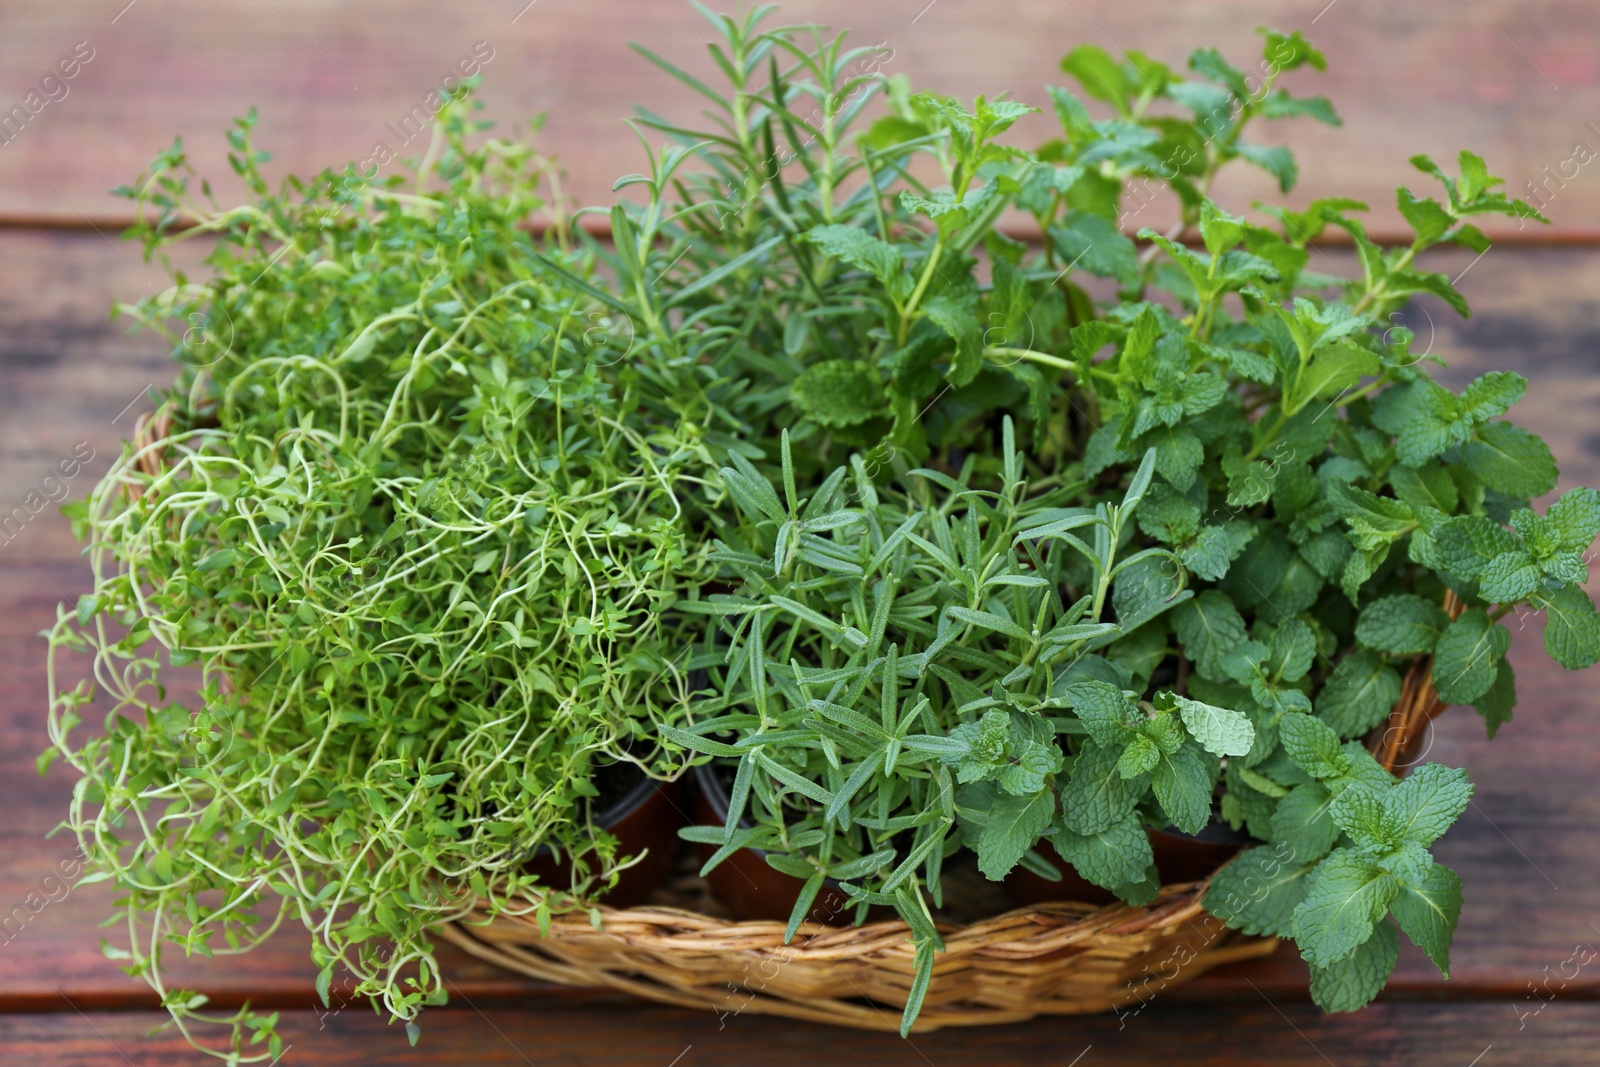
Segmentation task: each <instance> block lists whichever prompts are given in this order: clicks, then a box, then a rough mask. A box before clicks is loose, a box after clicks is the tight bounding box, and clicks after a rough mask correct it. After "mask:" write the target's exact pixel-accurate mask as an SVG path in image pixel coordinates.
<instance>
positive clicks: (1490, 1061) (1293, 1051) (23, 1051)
mask: <svg viewBox="0 0 1600 1067" xmlns="http://www.w3.org/2000/svg"><path fill="white" fill-rule="evenodd" d="M1519 1011H1521V1012H1527V1011H1528V1009H1526V1008H1519V1007H1518V1006H1517V1005H1516V1004H1514V1003H1510V1002H1491V1003H1469V1004H1406V1003H1382V1002H1380V1003H1378V1004H1375V1005H1373V1006H1372V1007H1370V1008H1368V1009H1367V1010H1366V1011H1364V1012H1362V1013H1360V1014H1359V1015H1354V1016H1350V1015H1343V1016H1324V1015H1322V1014H1320V1013H1318V1012H1317V1011H1316V1010H1315V1009H1314V1008H1311V1007H1310V1006H1309V1005H1297V1004H1279V1003H1275V1002H1273V1001H1269V1000H1267V999H1266V998H1264V997H1253V999H1252V1001H1250V1002H1246V1003H1244V1004H1242V1005H1240V1006H1239V1007H1238V1008H1236V1009H1233V1010H1230V1011H1229V1012H1227V1013H1226V1014H1221V1015H1219V1014H1218V1013H1217V1012H1216V1011H1215V1010H1214V1009H1211V1008H1206V1007H1199V1006H1193V1005H1189V1006H1172V1005H1168V1006H1156V1005H1152V1006H1151V1007H1150V1008H1148V1009H1146V1012H1145V1014H1144V1015H1142V1016H1129V1017H1125V1018H1122V1019H1118V1018H1117V1017H1115V1016H1111V1015H1101V1016H1087V1017H1085V1016H1078V1017H1069V1018H1053V1019H1042V1020H1035V1021H1033V1022H1030V1023H1021V1024H1017V1025H1012V1026H998V1027H984V1028H981V1029H972V1030H941V1031H937V1032H934V1033H928V1034H913V1035H912V1036H911V1038H910V1039H909V1040H901V1039H900V1038H898V1037H896V1036H893V1035H891V1034H880V1033H863V1032H860V1031H845V1030H839V1029H835V1028H833V1027H827V1026H816V1025H809V1024H805V1023H794V1022H788V1021H786V1020H779V1019H770V1018H757V1017H753V1016H741V1017H738V1018H732V1019H727V1020H719V1019H718V1017H717V1016H716V1015H714V1014H712V1013H710V1012H686V1011H679V1010H676V1009H668V1008H657V1007H636V1006H634V1005H628V1004H612V1005H603V1006H595V1007H590V1008H577V1009H574V1008H573V1007H571V1006H569V1005H565V1004H538V1005H529V1006H527V1007H525V1008H521V1009H515V1008H496V1007H493V1006H490V1005H484V1004H480V1005H477V1006H476V1008H474V1007H468V1006H466V1005H462V1006H460V1007H458V1008H449V1009H445V1010H443V1011H435V1012H430V1013H428V1014H426V1015H425V1016H424V1017H423V1021H422V1038H421V1040H420V1041H419V1043H418V1044H417V1046H416V1047H415V1048H412V1047H409V1046H408V1045H407V1043H406V1039H405V1035H404V1034H403V1033H402V1032H401V1031H400V1030H399V1028H398V1027H387V1026H385V1025H384V1024H383V1023H382V1022H381V1021H380V1020H378V1019H376V1018H374V1017H373V1015H372V1013H371V1012H370V1011H367V1010H365V1009H364V1008H360V1007H359V1006H357V1010H348V1011H341V1012H339V1013H338V1014H336V1015H319V1014H317V1013H312V1012H286V1013H284V1016H283V1018H282V1020H281V1022H280V1030H281V1032H282V1034H283V1036H284V1042H285V1045H286V1046H287V1047H286V1049H285V1051H284V1055H283V1058H282V1060H281V1061H280V1062H282V1063H284V1064H287V1065H294V1064H324V1065H330V1067H331V1065H341V1064H348V1065H352V1067H354V1065H357V1064H373V1063H382V1064H387V1065H393V1067H409V1065H413V1064H415V1065H422V1064H429V1065H432V1064H439V1063H465V1064H472V1065H473V1067H529V1065H531V1064H538V1065H539V1067H573V1065H585V1064H597V1065H598V1064H604V1065H606V1067H747V1065H749V1064H752V1063H818V1062H842V1063H872V1064H878V1065H882V1067H902V1065H905V1067H927V1065H928V1064H935V1065H937V1067H991V1065H995V1064H1052V1065H1058V1067H1069V1065H1076V1064H1082V1065H1083V1067H1096V1065H1103V1064H1110V1063H1115V1064H1119V1065H1123V1067H1169V1065H1170V1064H1173V1063H1182V1064H1197V1065H1201V1067H1204V1065H1222V1064H1227V1065H1229V1067H1301V1065H1305V1067H1327V1065H1328V1064H1336V1065H1338V1067H1345V1065H1346V1064H1362V1065H1363V1067H1468V1065H1482V1067H1497V1065H1503V1064H1538V1065H1539V1067H1580V1065H1582V1067H1587V1065H1591V1064H1593V1063H1594V1062H1595V1061H1594V1035H1595V1033H1596V1032H1597V1029H1600V1004H1593V1003H1578V1002H1572V1001H1564V1000H1559V999H1558V1000H1556V1001H1555V1002H1553V1003H1549V1004H1546V1005H1545V1006H1544V1008H1543V1010H1542V1011H1541V1012H1540V1013H1539V1014H1538V1015H1531V1014H1525V1015H1521V1016H1519V1014H1518V1012H1519ZM152 1023H153V1019H152V1017H151V1016H150V1015H147V1014H143V1013H139V1014H105V1013H95V1012H89V1013H86V1014H80V1013H78V1012H75V1011H73V1010H71V1009H70V1008H66V1007H65V1006H64V1005H63V1010H61V1011H60V1012H57V1013H55V1014H50V1015H44V1014H36V1015H12V1016H0V1049H4V1050H5V1051H6V1052H7V1053H9V1054H10V1058H9V1059H10V1061H12V1062H18V1063H25V1062H37V1063H49V1064H52V1065H57V1067H145V1065H150V1067H173V1065H187V1064H199V1063H202V1062H211V1061H207V1060H204V1059H203V1058H202V1057H201V1056H199V1055H197V1054H196V1053H194V1052H193V1051H192V1050H190V1049H188V1048H186V1047H185V1046H184V1044H183V1042H182V1039H181V1038H180V1037H178V1036H177V1035H176V1034H174V1033H172V1032H171V1031H170V1030H168V1031H164V1032H162V1033H160V1034H156V1035H148V1036H147V1034H146V1031H147V1030H149V1029H150V1027H151V1025H152ZM1519 1026H1521V1029H1519Z"/></svg>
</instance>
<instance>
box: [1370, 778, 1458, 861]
mask: <svg viewBox="0 0 1600 1067" xmlns="http://www.w3.org/2000/svg"><path fill="white" fill-rule="evenodd" d="M1471 799H1472V783H1471V782H1469V781H1467V772H1466V771H1463V770H1460V769H1458V768H1455V767H1442V766H1440V765H1439V764H1437V763H1429V764H1425V765H1423V766H1421V767H1418V768H1417V769H1416V770H1414V771H1412V772H1411V773H1410V774H1409V775H1407V776H1406V777H1405V778H1403V779H1401V781H1400V783H1399V784H1398V785H1396V786H1395V787H1394V788H1392V789H1390V790H1389V791H1388V792H1387V793H1386V795H1385V796H1384V807H1385V810H1386V811H1387V813H1388V815H1389V816H1390V817H1391V818H1392V819H1393V821H1394V823H1395V826H1396V827H1397V828H1398V830H1399V832H1400V834H1401V836H1402V837H1403V838H1404V840H1406V841H1412V842H1415V843H1416V844H1419V845H1431V844H1433V843H1434V841H1436V840H1438V839H1439V838H1440V837H1441V836H1442V835H1443V834H1444V832H1445V831H1446V830H1448V829H1449V828H1450V826H1451V824H1452V823H1454V822H1455V821H1456V819H1458V818H1460V816H1461V813H1462V812H1463V811H1465V810H1467V803H1468V802H1469V801H1470V800H1471Z"/></svg>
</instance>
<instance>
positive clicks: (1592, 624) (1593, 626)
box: [1533, 585, 1600, 671]
mask: <svg viewBox="0 0 1600 1067" xmlns="http://www.w3.org/2000/svg"><path fill="white" fill-rule="evenodd" d="M1533 602H1534V604H1536V605H1537V606H1539V607H1541V608H1543V609H1545V611H1546V613H1547V614H1546V618H1545V623H1544V647H1545V651H1547V652H1549V653H1550V658H1551V659H1553V660H1555V661H1556V662H1557V663H1559V664H1561V665H1562V666H1563V667H1565V668H1567V669H1568V670H1574V671H1576V670H1582V669H1583V668H1584V667H1589V666H1592V665H1593V664H1594V663H1595V662H1596V661H1597V660H1600V615H1596V614H1595V610H1594V601H1592V600H1590V599H1589V594H1588V593H1585V592H1584V591H1583V590H1582V589H1579V588H1577V587H1575V586H1570V585H1569V586H1565V587H1564V588H1561V589H1557V590H1556V591H1555V592H1553V593H1547V594H1540V595H1539V596H1537V597H1535V598H1534V601H1533Z"/></svg>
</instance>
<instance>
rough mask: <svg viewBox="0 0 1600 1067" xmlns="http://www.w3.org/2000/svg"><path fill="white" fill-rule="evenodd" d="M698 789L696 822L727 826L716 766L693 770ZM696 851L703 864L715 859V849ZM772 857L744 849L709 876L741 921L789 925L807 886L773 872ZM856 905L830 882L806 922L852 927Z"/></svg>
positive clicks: (714, 890)
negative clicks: (769, 863) (802, 890)
mask: <svg viewBox="0 0 1600 1067" xmlns="http://www.w3.org/2000/svg"><path fill="white" fill-rule="evenodd" d="M694 782H695V786H696V787H697V788H696V790H695V800H694V820H695V822H696V823H697V824H699V825H702V826H721V825H723V824H724V823H726V822H727V821H728V787H727V786H726V785H725V784H724V783H723V781H722V779H721V777H720V776H718V774H717V769H716V766H715V765H714V764H711V763H702V764H700V765H699V766H697V767H695V768H694ZM694 847H695V852H696V853H697V854H698V855H699V857H700V860H701V862H702V863H703V862H705V861H706V860H708V859H710V858H711V854H712V852H714V851H715V850H714V849H713V848H712V846H710V845H702V844H696V845H695V846H694ZM767 855H768V853H767V852H766V851H765V850H763V849H758V848H744V849H740V850H739V851H738V852H735V853H734V854H733V855H731V856H729V857H728V858H727V859H725V860H723V861H722V862H721V863H719V864H717V866H716V867H715V868H713V869H712V870H711V872H710V873H708V874H707V875H706V883H707V885H708V886H709V887H710V889H711V895H712V896H713V897H715V898H716V899H717V902H718V903H720V904H721V905H722V906H723V907H725V908H727V909H728V910H729V911H731V912H732V913H733V916H734V918H736V919H739V920H741V921H751V920H757V919H769V920H772V921H774V922H787V921H788V920H789V916H790V915H791V914H792V913H793V911H794V905H795V901H797V900H799V899H800V890H801V889H803V888H804V887H805V882H804V881H802V880H801V879H799V878H796V877H794V876H793V875H788V874H784V873H783V872H782V871H778V870H774V869H773V868H772V867H771V866H770V865H768V863H767ZM855 910H856V905H855V902H854V901H852V900H851V899H850V897H849V896H847V895H846V894H845V892H844V890H842V889H840V888H839V883H838V882H836V881H834V880H833V879H832V878H828V879H825V880H824V881H823V883H822V888H821V889H820V890H818V891H817V897H816V899H815V900H814V901H812V903H811V910H810V912H809V913H808V914H807V916H806V918H808V919H810V920H811V921H812V922H819V923H826V924H828V925H830V926H848V925H849V924H850V923H851V922H852V921H854V917H855Z"/></svg>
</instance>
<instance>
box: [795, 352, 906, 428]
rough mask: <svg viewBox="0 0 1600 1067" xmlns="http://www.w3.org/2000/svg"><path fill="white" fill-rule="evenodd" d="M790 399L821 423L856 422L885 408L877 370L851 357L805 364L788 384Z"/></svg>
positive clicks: (826, 424)
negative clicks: (803, 369)
mask: <svg viewBox="0 0 1600 1067" xmlns="http://www.w3.org/2000/svg"><path fill="white" fill-rule="evenodd" d="M789 399H790V400H791V401H793V402H794V405H795V406H796V407H798V408H799V409H800V410H801V411H804V412H805V413H806V414H807V415H809V416H811V418H813V419H815V420H816V421H817V422H819V423H821V424H822V425H824V426H857V425H860V424H861V423H863V422H866V421H867V420H869V419H873V418H877V417H879V416H882V415H885V414H887V412H888V401H887V399H886V397H885V396H884V391H883V382H882V380H881V379H879V377H878V372H877V371H875V370H874V369H873V368H872V367H870V366H868V365H867V364H865V363H862V362H859V361H857V360H851V359H832V360H827V361H826V362H823V363H817V364H814V365H813V366H811V367H808V368H807V369H806V372H805V373H804V374H802V375H800V377H798V378H796V379H795V381H794V384H793V385H791V386H790V387H789Z"/></svg>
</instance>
